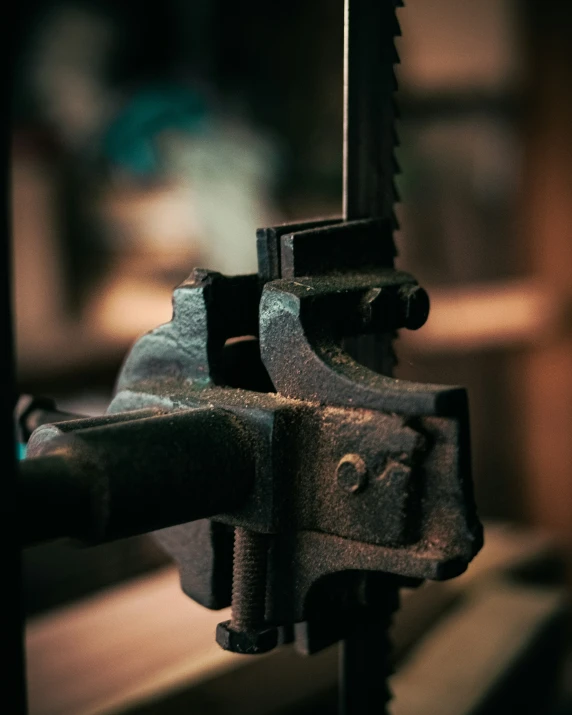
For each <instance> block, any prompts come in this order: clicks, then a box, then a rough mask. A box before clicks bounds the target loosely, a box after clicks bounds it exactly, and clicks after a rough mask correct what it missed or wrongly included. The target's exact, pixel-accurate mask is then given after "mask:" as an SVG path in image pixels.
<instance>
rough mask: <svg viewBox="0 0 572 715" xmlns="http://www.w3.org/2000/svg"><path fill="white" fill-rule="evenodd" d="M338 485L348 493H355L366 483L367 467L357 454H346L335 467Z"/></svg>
mask: <svg viewBox="0 0 572 715" xmlns="http://www.w3.org/2000/svg"><path fill="white" fill-rule="evenodd" d="M336 478H337V480H338V486H339V487H340V489H343V490H344V491H345V492H348V493H349V494H357V493H358V492H360V491H362V490H363V489H364V488H365V487H366V485H367V467H366V464H365V462H364V461H363V459H362V458H361V457H360V456H359V454H346V455H345V456H344V457H342V458H341V459H340V461H339V462H338V466H337V467H336Z"/></svg>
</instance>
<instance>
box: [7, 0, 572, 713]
mask: <svg viewBox="0 0 572 715" xmlns="http://www.w3.org/2000/svg"><path fill="white" fill-rule="evenodd" d="M23 5H24V6H25V7H23V8H22V10H21V13H20V19H19V22H18V23H16V24H15V25H14V36H15V42H16V48H17V56H16V62H15V64H14V78H15V79H14V88H15V94H14V105H13V133H12V186H13V194H12V196H13V199H12V200H13V204H12V210H13V264H14V277H15V278H14V285H15V325H16V337H17V370H18V389H19V391H20V392H22V393H31V394H41V395H47V396H50V397H54V398H56V400H57V402H58V405H59V407H61V409H64V410H70V411H73V412H78V413H83V414H98V413H101V412H103V411H104V410H105V407H106V405H107V403H108V401H109V399H110V395H111V392H112V389H113V383H114V379H115V376H116V374H117V372H118V370H119V368H120V365H121V361H122V359H123V357H124V355H125V353H126V351H127V350H128V348H129V346H130V345H131V344H132V342H133V341H134V340H135V339H136V338H137V336H139V335H140V334H141V333H143V332H145V331H146V330H148V329H150V328H152V327H155V326H156V325H157V324H159V323H161V322H165V321H167V320H168V319H169V318H170V312H171V305H170V296H171V292H172V289H173V287H174V286H175V285H176V284H177V283H178V282H180V281H181V280H182V279H184V278H185V277H186V275H187V274H188V273H189V272H190V269H191V268H192V267H193V266H195V265H198V266H202V267H208V268H212V269H215V270H219V271H221V272H223V273H227V274H233V273H248V272H253V271H255V270H256V261H255V230H256V228H257V227H258V226H264V225H272V224H274V223H280V222H283V221H290V220H295V219H305V218H312V217H317V216H329V215H339V214H340V212H341V171H342V155H341V151H342V145H341V137H342V37H343V27H342V10H343V7H342V6H343V3H342V0H312V1H311V2H308V0H290V2H288V3H269V2H262V1H261V0H252V1H251V2H250V3H248V4H247V7H245V6H244V4H242V3H236V2H230V0H195V1H194V2H188V1H187V0H163V2H162V3H151V2H148V1H147V0H139V1H138V2H134V0H122V2H121V3H116V2H112V1H111V0H68V1H67V2H58V1H55V0H27V1H26V2H25V3H24V4H23ZM399 14H400V20H401V25H402V30H403V37H402V38H400V39H399V40H398V46H399V51H400V54H401V59H402V65H401V67H400V68H399V73H398V76H399V80H400V95H399V104H400V107H401V114H402V119H401V122H400V127H399V133H400V136H401V143H402V146H401V148H400V150H399V153H398V158H399V161H400V164H401V167H402V175H401V176H400V179H399V187H400V190H401V194H402V204H401V205H400V207H399V218H400V222H401V230H400V231H399V233H398V234H397V237H396V240H397V245H398V250H399V259H398V265H399V266H400V267H402V268H404V269H405V270H408V271H410V272H411V273H413V274H414V275H415V276H416V277H417V278H418V279H419V281H420V283H421V284H422V285H423V286H424V287H426V288H427V289H428V291H429V293H430V296H431V298H432V313H431V316H430V319H429V321H428V323H427V325H426V326H425V327H424V328H423V329H422V330H420V331H419V332H418V333H412V334H408V335H406V334H404V333H402V335H401V336H400V339H399V340H398V343H397V352H398V355H399V358H400V364H399V366H398V368H397V374H398V376H400V377H404V378H408V379H414V380H419V381H431V382H439V383H455V384H461V385H465V386H467V387H468V389H469V393H470V404H471V420H472V438H473V455H474V477H475V483H476V492H477V500H478V504H479V506H480V511H481V515H482V517H483V518H485V519H487V520H494V521H502V522H506V521H509V522H511V523H514V524H520V525H524V526H526V527H529V528H531V529H533V530H535V531H537V532H538V533H542V534H548V535H549V536H550V538H551V539H552V542H553V543H554V544H556V546H557V548H558V549H559V550H560V553H561V554H562V555H563V556H562V558H563V559H564V561H565V562H566V563H568V566H569V572H568V573H569V574H570V573H572V138H571V132H572V7H571V6H570V5H569V4H567V3H562V2H559V0H479V2H478V3H477V2H473V3H468V2H458V0H432V1H431V2H427V1H426V0H409V1H408V3H407V8H405V9H404V10H401V11H400V13H399ZM166 563H167V559H166V557H165V556H164V555H163V553H162V552H161V551H160V550H159V548H158V547H157V546H156V545H155V544H154V542H153V541H152V540H151V539H150V538H149V537H141V538H137V539H130V540H126V541H124V542H119V543H116V544H112V545H107V546H103V547H99V548H97V549H93V550H90V551H83V550H82V551H78V550H77V549H74V548H72V547H70V546H69V545H67V544H65V543H63V542H62V543H55V544H49V545H45V546H41V547H37V548H34V549H30V550H28V551H27V552H26V553H25V560H24V579H25V587H26V609H27V613H28V615H29V617H30V618H31V619H32V618H39V617H41V616H42V615H43V614H46V613H48V612H49V611H50V610H53V609H56V608H61V607H63V606H65V605H66V604H70V603H73V602H75V601H76V600H77V599H79V598H85V597H87V596H93V595H94V594H97V593H99V592H101V590H102V589H105V588H108V587H110V586H112V585H118V584H120V583H122V582H125V581H127V580H128V579H131V578H133V577H134V576H137V575H139V576H140V575H142V574H144V573H149V572H153V571H154V570H155V569H157V568H159V567H163V566H165V564H166ZM569 581H570V582H571V583H572V579H569ZM38 712H40V710H38ZM46 712H47V711H46ZM50 712H51V711H50ZM53 712H56V710H54V711H53ZM57 712H60V711H57ZM61 712H64V711H63V710H62V711H61ZM86 712H87V711H86ZM94 712H95V711H94ZM102 712H103V710H102ZM105 712H107V711H105ZM161 712H163V711H161ZM165 712H166V711H165ZM173 712H174V711H173ZM197 712H200V710H197ZM204 712H207V710H204ZM209 712H210V711H209ZM213 712H214V711H213ZM221 712H222V711H221Z"/></svg>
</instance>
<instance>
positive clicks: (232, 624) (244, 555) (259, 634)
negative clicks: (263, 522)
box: [216, 527, 278, 655]
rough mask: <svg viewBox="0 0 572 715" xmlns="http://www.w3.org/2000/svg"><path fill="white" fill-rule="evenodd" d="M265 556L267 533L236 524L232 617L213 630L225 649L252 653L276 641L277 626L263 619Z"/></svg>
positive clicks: (273, 644)
mask: <svg viewBox="0 0 572 715" xmlns="http://www.w3.org/2000/svg"><path fill="white" fill-rule="evenodd" d="M267 558H268V535H266V534H258V533H256V532H254V531H250V530H249V529H244V528H242V527H236V528H235V530H234V559H233V566H232V604H231V619H230V621H225V622H224V623H219V624H218V626H217V631H216V639H217V643H218V644H219V645H220V646H221V648H223V649H224V650H229V651H232V652H233V653H243V654H246V655H251V654H256V653H266V652H268V651H269V650H272V649H273V648H275V647H276V646H277V645H278V629H277V628H273V627H268V626H267V624H266V620H265V615H266V571H267Z"/></svg>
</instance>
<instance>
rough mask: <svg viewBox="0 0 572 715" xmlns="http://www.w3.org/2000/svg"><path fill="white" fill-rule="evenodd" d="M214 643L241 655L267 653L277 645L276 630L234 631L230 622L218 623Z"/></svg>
mask: <svg viewBox="0 0 572 715" xmlns="http://www.w3.org/2000/svg"><path fill="white" fill-rule="evenodd" d="M216 642H217V643H218V644H219V646H220V647H221V648H222V649H223V650H228V651H230V652H231V653H240V654H242V655H259V654H261V653H268V652H269V651H271V650H273V649H274V648H276V646H277V645H278V629H277V628H264V629H263V630H259V631H236V630H234V628H232V627H231V625H230V621H223V622H222V623H219V624H218V626H217V628H216Z"/></svg>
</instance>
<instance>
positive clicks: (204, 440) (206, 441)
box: [18, 408, 254, 544]
mask: <svg viewBox="0 0 572 715" xmlns="http://www.w3.org/2000/svg"><path fill="white" fill-rule="evenodd" d="M142 415H143V416H142ZM84 425H85V426H84ZM248 437H249V435H248V432H247V431H246V430H245V428H244V425H243V423H242V422H241V421H240V420H239V419H238V418H237V417H236V416H234V415H233V414H231V413H230V412H228V411H226V410H223V409H218V408H196V409H192V410H184V411H179V412H173V413H167V414H163V415H156V416H152V417H149V416H146V413H145V412H144V411H136V412H132V413H125V414H116V415H106V416H104V417H99V418H92V419H85V420H77V421H75V422H68V423H65V422H64V423H60V424H59V425H44V426H43V427H40V428H39V429H38V430H36V431H35V432H34V435H33V436H32V439H31V440H30V442H29V449H28V452H29V454H30V455H31V458H30V459H25V460H23V461H22V462H20V465H19V466H20V470H19V471H20V477H19V482H18V488H19V493H20V504H21V511H22V514H21V519H20V524H19V526H20V531H21V534H22V540H23V543H25V544H29V543H33V542H34V541H36V540H44V539H50V538H55V537H58V536H71V537H74V538H78V539H81V540H84V541H87V542H90V543H98V542H102V541H111V540H113V539H121V538H124V537H126V536H133V535H135V534H140V533H144V532H147V531H154V530H157V529H163V528H165V527H168V526H174V525H176V524H183V523H186V522H188V521H195V520H196V519H202V518H208V517H211V516H214V515H215V514H221V513H224V512H227V511H230V510H232V509H234V508H236V507H237V506H239V505H240V504H241V503H242V502H243V501H244V499H245V498H246V497H247V496H248V494H249V493H250V490H251V488H252V484H253V480H254V460H253V457H252V455H251V451H250V441H249V439H248ZM213 475H216V479H214V478H213Z"/></svg>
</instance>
